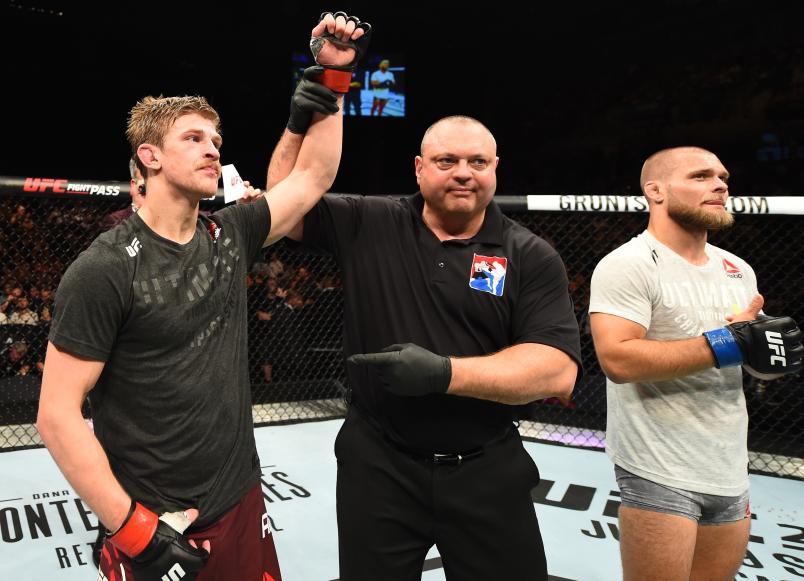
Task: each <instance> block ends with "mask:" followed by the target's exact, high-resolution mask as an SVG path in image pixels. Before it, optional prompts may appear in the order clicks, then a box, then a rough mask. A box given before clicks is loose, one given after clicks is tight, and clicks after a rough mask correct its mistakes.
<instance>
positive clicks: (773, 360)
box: [703, 315, 804, 379]
mask: <svg viewBox="0 0 804 581" xmlns="http://www.w3.org/2000/svg"><path fill="white" fill-rule="evenodd" d="M703 335H704V337H706V340H707V341H708V342H709V347H710V348H711V349H712V353H714V355H715V367H717V368H718V369H720V368H722V367H736V366H737V365H742V366H743V368H745V370H746V371H747V372H748V373H750V374H751V375H753V376H755V377H758V378H760V379H774V378H777V377H781V376H782V375H786V374H788V373H795V372H797V371H799V370H800V369H801V367H802V358H804V347H803V346H802V344H801V338H802V335H801V330H800V329H799V328H798V325H797V324H796V322H795V321H794V320H793V319H792V318H791V317H768V316H765V315H760V316H759V317H758V318H757V319H755V320H753V321H741V322H739V323H732V324H731V325H726V326H725V327H721V328H720V329H714V330H712V331H706V332H705V333H704V334H703Z"/></svg>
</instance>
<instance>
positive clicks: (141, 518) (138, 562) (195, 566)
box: [109, 500, 209, 581]
mask: <svg viewBox="0 0 804 581" xmlns="http://www.w3.org/2000/svg"><path fill="white" fill-rule="evenodd" d="M182 521H185V522H182ZM168 523H171V524H168ZM189 524H190V523H189V521H188V520H187V518H186V516H184V517H182V513H172V512H171V513H165V514H163V515H162V516H160V517H157V516H156V514H155V513H154V512H151V511H150V510H148V509H147V508H145V507H144V506H142V505H141V504H140V503H139V502H134V501H133V500H132V501H131V510H130V511H129V514H128V516H127V517H126V520H125V521H123V525H122V526H121V527H120V528H119V529H118V530H117V532H116V533H115V534H113V535H112V536H111V537H110V538H109V541H110V542H111V543H112V544H114V545H115V546H116V547H117V548H118V549H120V550H121V551H122V552H123V553H125V554H126V555H128V556H129V557H130V558H131V568H132V569H133V570H134V578H135V579H136V580H137V581H162V580H163V579H174V578H176V579H181V580H182V581H193V579H195V578H196V576H197V574H198V572H199V571H200V570H201V569H203V568H204V565H206V564H207V559H209V553H208V552H207V551H206V550H204V549H200V548H196V547H193V546H192V545H191V544H190V543H189V542H188V541H187V538H186V537H185V536H184V535H182V534H181V532H184V529H186V528H187V526H189ZM171 525H173V526H171ZM174 527H178V528H179V529H181V532H179V531H178V530H176V528H174Z"/></svg>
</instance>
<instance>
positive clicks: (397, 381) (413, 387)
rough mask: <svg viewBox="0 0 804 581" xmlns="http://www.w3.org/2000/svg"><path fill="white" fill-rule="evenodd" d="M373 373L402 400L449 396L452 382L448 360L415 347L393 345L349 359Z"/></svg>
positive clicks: (350, 361)
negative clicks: (405, 397)
mask: <svg viewBox="0 0 804 581" xmlns="http://www.w3.org/2000/svg"><path fill="white" fill-rule="evenodd" d="M347 361H348V362H349V363H352V364H354V365H366V366H369V367H371V368H372V369H374V371H375V372H376V373H377V375H378V376H379V378H380V381H381V382H382V385H383V387H384V388H385V389H387V390H388V391H390V392H391V393H395V394H396V395H402V396H419V395H428V394H431V393H446V392H447V388H448V387H449V382H450V381H451V380H452V362H451V361H450V359H449V357H442V356H441V355H436V354H435V353H433V352H432V351H428V350H427V349H424V348H422V347H419V346H418V345H414V344H413V343H404V344H402V345H390V346H388V347H386V348H385V349H383V350H382V353H359V354H357V355H352V356H351V357H349V358H348V359H347Z"/></svg>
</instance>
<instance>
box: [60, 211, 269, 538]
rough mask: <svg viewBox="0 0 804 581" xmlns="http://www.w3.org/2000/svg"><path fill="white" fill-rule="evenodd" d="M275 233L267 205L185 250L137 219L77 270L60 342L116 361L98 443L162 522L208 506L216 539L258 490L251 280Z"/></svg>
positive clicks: (65, 292) (108, 375) (103, 239)
mask: <svg viewBox="0 0 804 581" xmlns="http://www.w3.org/2000/svg"><path fill="white" fill-rule="evenodd" d="M269 230H270V215H269V212H268V208H267V207H266V202H265V200H264V199H263V200H258V201H257V202H255V203H254V204H242V205H236V206H234V205H233V206H230V207H227V208H224V209H223V210H221V211H219V212H217V213H215V214H213V215H212V216H211V217H210V218H207V217H204V216H200V217H199V218H198V223H197V225H196V231H195V235H194V237H193V239H192V240H191V241H190V242H188V243H187V244H183V245H182V244H177V243H175V242H172V241H170V240H167V239H165V238H162V237H161V236H159V235H158V234H156V233H155V232H153V231H152V230H151V229H150V228H149V227H148V226H147V225H146V224H145V222H143V221H142V219H141V218H140V217H139V216H138V215H137V214H135V215H133V216H132V217H131V218H129V219H127V220H126V221H124V222H123V223H122V224H120V225H119V226H117V227H116V228H114V229H112V230H110V231H108V232H105V233H104V234H101V235H100V236H99V237H98V238H96V239H95V241H94V242H93V243H92V245H91V246H90V247H89V248H88V249H87V250H85V251H84V252H82V253H81V254H80V255H79V256H78V258H77V259H76V260H75V262H73V263H72V264H71V265H70V267H69V268H68V269H67V272H65V274H64V276H63V277H62V279H61V282H60V283H59V288H58V291H57V294H56V301H55V309H54V315H53V324H52V326H51V329H50V340H51V341H52V342H53V343H54V344H55V345H57V346H58V347H59V348H60V349H64V350H66V351H69V352H70V353H73V354H75V355H79V356H81V357H84V358H87V359H92V360H96V361H104V362H105V366H104V368H103V372H102V373H101V376H100V378H99V379H98V382H97V384H96V385H95V388H94V389H93V390H92V391H91V392H90V394H89V399H90V403H91V404H92V417H93V421H94V427H95V434H96V436H97V437H98V440H99V441H100V442H101V444H102V445H103V448H104V450H105V451H106V454H107V456H108V457H109V463H110V465H111V468H112V472H113V473H114V475H115V477H116V478H117V479H118V480H119V481H120V484H121V485H122V486H123V488H125V490H126V491H127V492H128V493H129V494H130V495H131V496H132V497H133V498H135V499H137V500H138V501H140V502H141V503H142V504H143V505H145V506H146V507H148V508H150V509H151V510H153V511H155V512H157V513H161V512H164V511H174V510H182V509H185V508H188V507H196V508H198V510H199V513H200V514H199V518H198V520H197V521H196V522H195V523H194V527H197V528H200V527H204V526H206V525H207V524H209V523H210V522H212V521H214V520H215V519H216V518H217V517H218V516H220V515H221V514H222V513H223V512H225V511H226V510H228V509H229V508H230V507H232V506H234V505H235V504H236V503H237V502H238V501H239V500H240V498H241V497H242V496H243V495H244V494H245V493H246V492H247V491H248V490H250V489H251V488H252V487H253V486H254V485H255V484H256V483H257V481H258V479H259V475H260V465H259V458H258V456H257V449H256V445H255V443H254V428H253V424H252V420H251V390H250V388H249V379H248V372H247V338H246V308H247V305H246V274H247V273H248V269H249V266H250V265H251V264H252V263H253V262H254V260H255V258H256V257H257V256H259V253H260V250H261V248H262V244H263V242H264V240H265V238H266V236H267V235H268V231H269Z"/></svg>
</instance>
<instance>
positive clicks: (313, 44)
mask: <svg viewBox="0 0 804 581" xmlns="http://www.w3.org/2000/svg"><path fill="white" fill-rule="evenodd" d="M327 14H332V16H333V17H335V18H337V17H338V16H343V17H344V18H345V19H346V21H347V22H350V21H351V22H354V23H355V30H357V29H358V28H362V29H363V31H364V33H363V36H361V37H360V38H358V39H357V40H347V41H344V40H341V39H340V38H337V37H336V36H335V35H333V34H332V33H330V32H329V31H327V30H325V31H324V33H323V34H322V35H321V36H314V37H313V38H311V39H310V51H311V52H312V53H313V58H314V59H315V62H316V63H317V64H319V65H321V66H323V67H324V69H325V70H324V72H323V73H322V75H321V77H320V78H319V82H321V83H322V84H324V85H326V86H327V87H329V88H330V89H332V90H333V91H335V92H336V93H346V92H347V91H348V90H349V82H350V81H351V78H352V76H351V73H352V71H353V70H355V67H357V63H358V62H359V61H360V59H361V58H362V57H363V55H365V54H366V51H367V50H368V45H369V42H370V41H371V24H369V23H368V22H360V20H359V19H358V18H357V17H356V16H349V15H347V14H346V13H345V12H324V13H322V14H321V16H320V17H319V18H318V22H321V21H322V20H323V19H324V17H325V16H326V15H327ZM326 42H331V43H332V44H335V45H337V46H339V47H342V48H352V49H354V51H355V58H354V59H353V60H352V62H351V63H349V64H348V65H343V66H337V65H328V64H325V63H319V62H318V53H320V52H321V49H322V48H323V47H324V44H325V43H326Z"/></svg>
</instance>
